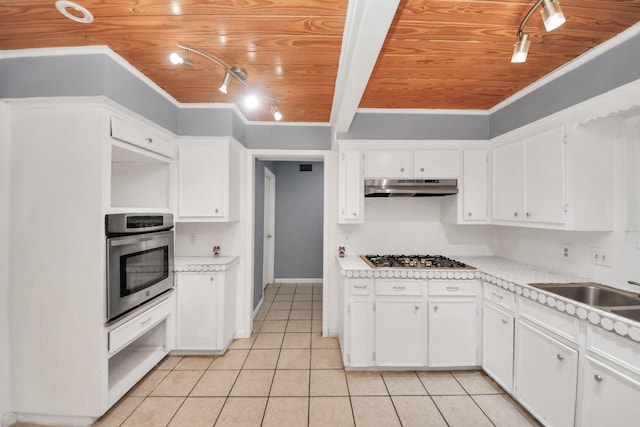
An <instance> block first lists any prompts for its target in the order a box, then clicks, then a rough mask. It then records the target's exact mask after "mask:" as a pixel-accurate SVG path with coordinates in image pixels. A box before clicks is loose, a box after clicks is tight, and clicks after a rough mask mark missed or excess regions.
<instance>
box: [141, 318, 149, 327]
mask: <svg viewBox="0 0 640 427" xmlns="http://www.w3.org/2000/svg"><path fill="white" fill-rule="evenodd" d="M149 322H151V317H149V318H148V319H147V320H143V321H142V322H140V326H147V325H148V324H149Z"/></svg>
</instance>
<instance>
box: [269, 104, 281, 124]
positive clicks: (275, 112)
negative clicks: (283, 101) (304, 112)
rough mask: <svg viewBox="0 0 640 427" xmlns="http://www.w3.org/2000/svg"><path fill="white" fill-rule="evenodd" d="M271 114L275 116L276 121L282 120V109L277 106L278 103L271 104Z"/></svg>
mask: <svg viewBox="0 0 640 427" xmlns="http://www.w3.org/2000/svg"><path fill="white" fill-rule="evenodd" d="M271 115H272V116H273V119H274V120H275V121H276V122H279V121H280V120H282V113H281V112H280V110H278V107H277V106H276V104H273V105H272V106H271Z"/></svg>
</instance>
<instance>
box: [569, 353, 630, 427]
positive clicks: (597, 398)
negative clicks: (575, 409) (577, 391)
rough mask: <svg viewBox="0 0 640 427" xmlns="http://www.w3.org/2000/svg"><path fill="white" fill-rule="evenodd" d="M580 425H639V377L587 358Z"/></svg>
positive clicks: (584, 426) (596, 426) (624, 426)
mask: <svg viewBox="0 0 640 427" xmlns="http://www.w3.org/2000/svg"><path fill="white" fill-rule="evenodd" d="M582 379H583V382H582V387H583V394H582V401H581V405H580V407H581V411H580V420H581V423H580V425H581V426H583V427H591V426H593V427H600V426H616V427H627V426H628V427H631V426H637V425H638V424H639V423H640V406H639V405H638V398H639V397H640V382H639V378H638V376H637V375H636V376H632V375H629V374H626V373H623V372H622V370H618V369H615V368H613V367H611V366H607V364H605V363H601V362H599V361H597V360H595V359H593V358H591V357H589V356H586V357H585V363H584V370H583V377H582Z"/></svg>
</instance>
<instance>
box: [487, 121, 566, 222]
mask: <svg viewBox="0 0 640 427" xmlns="http://www.w3.org/2000/svg"><path fill="white" fill-rule="evenodd" d="M564 141H565V138H564V127H563V126H560V127H554V128H551V129H549V130H546V131H544V132H540V133H537V134H535V135H533V136H531V137H529V138H526V139H523V140H519V141H516V142H511V143H509V144H506V145H501V146H499V147H496V148H495V149H494V151H493V219H494V220H496V221H519V222H532V223H547V224H563V223H564V222H565V208H566V206H565V205H566V186H565V164H566V162H565V143H564Z"/></svg>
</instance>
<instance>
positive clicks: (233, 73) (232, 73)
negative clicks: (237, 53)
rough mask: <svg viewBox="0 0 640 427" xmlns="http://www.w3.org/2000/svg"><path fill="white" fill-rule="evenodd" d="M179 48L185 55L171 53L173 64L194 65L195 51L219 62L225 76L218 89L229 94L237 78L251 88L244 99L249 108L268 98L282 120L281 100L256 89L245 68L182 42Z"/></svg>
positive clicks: (277, 117) (275, 114) (274, 113)
mask: <svg viewBox="0 0 640 427" xmlns="http://www.w3.org/2000/svg"><path fill="white" fill-rule="evenodd" d="M178 48H180V49H184V51H185V55H184V57H183V56H180V55H179V54H177V53H175V52H174V53H171V55H170V56H169V59H170V61H171V63H173V64H184V65H192V62H191V61H190V60H189V52H192V53H195V54H197V55H200V56H202V57H204V58H207V59H208V60H210V61H212V62H214V63H216V64H218V65H219V66H221V67H222V68H223V69H224V78H223V80H222V84H221V85H220V87H219V88H218V90H219V91H220V92H222V93H224V94H227V92H228V90H229V85H230V84H231V78H234V79H236V80H237V81H239V82H240V83H241V84H242V85H243V86H244V87H245V88H246V89H249V91H250V92H249V94H248V95H247V96H246V97H245V99H244V104H245V106H246V107H247V108H249V109H254V108H256V107H258V105H260V99H261V98H264V99H267V100H269V101H271V102H272V105H271V114H272V115H273V118H274V119H275V120H276V121H280V120H282V117H283V116H282V113H281V112H280V110H278V108H277V107H276V104H277V103H279V102H280V100H279V99H276V98H272V97H270V96H268V95H265V94H264V93H261V92H258V91H256V90H255V89H253V88H252V87H251V86H250V85H249V83H247V72H246V71H245V70H243V69H242V68H240V67H236V66H233V67H232V66H228V65H226V64H225V63H224V62H222V61H220V60H219V59H218V58H215V57H214V56H211V55H209V54H208V53H205V52H202V51H200V50H198V49H194V48H192V47H189V46H186V45H184V44H182V43H179V44H178Z"/></svg>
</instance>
